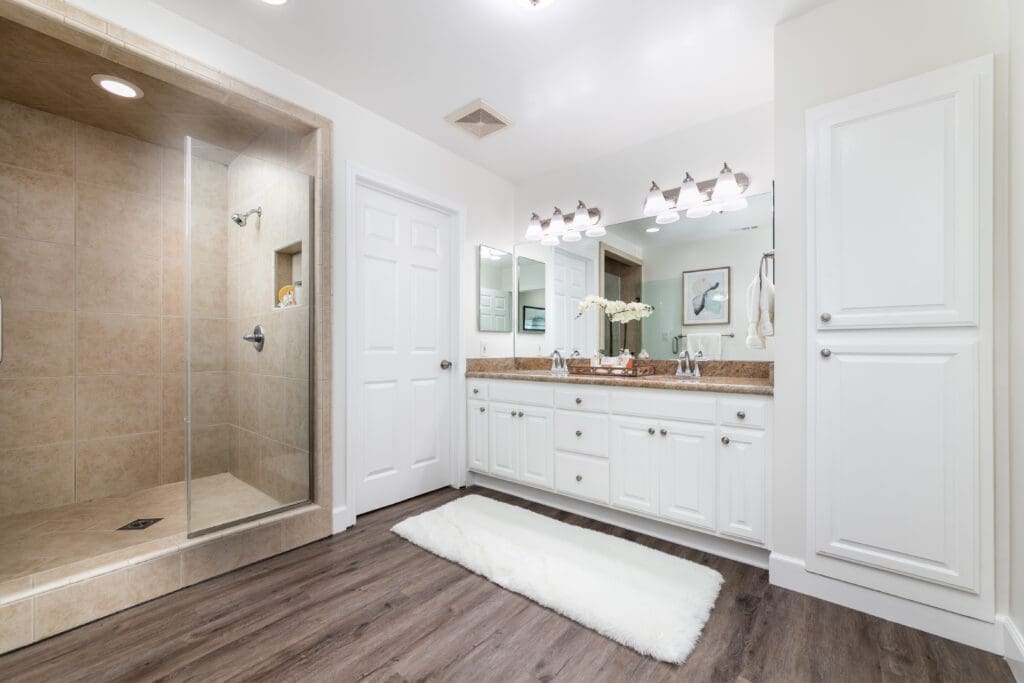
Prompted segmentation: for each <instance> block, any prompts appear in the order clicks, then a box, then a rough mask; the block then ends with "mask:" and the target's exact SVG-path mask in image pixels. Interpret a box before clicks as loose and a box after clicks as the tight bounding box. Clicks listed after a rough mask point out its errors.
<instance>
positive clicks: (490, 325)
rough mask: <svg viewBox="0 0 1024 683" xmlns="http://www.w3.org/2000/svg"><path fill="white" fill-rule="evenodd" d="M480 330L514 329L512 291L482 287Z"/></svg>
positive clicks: (505, 330) (499, 330)
mask: <svg viewBox="0 0 1024 683" xmlns="http://www.w3.org/2000/svg"><path fill="white" fill-rule="evenodd" d="M479 296H480V331H481V332H511V331H512V292H504V291H502V290H500V289H486V288H483V287H481V288H480V294H479Z"/></svg>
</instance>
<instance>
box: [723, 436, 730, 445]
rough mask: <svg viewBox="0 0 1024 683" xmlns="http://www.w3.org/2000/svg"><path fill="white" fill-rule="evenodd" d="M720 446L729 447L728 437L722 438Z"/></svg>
mask: <svg viewBox="0 0 1024 683" xmlns="http://www.w3.org/2000/svg"><path fill="white" fill-rule="evenodd" d="M722 445H723V446H728V445H729V437H727V436H723V437H722Z"/></svg>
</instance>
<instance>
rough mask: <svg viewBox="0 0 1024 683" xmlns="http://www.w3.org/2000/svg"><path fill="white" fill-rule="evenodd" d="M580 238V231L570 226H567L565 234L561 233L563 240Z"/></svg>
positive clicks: (575, 240)
mask: <svg viewBox="0 0 1024 683" xmlns="http://www.w3.org/2000/svg"><path fill="white" fill-rule="evenodd" d="M581 239H583V236H582V235H581V234H580V231H579V230H577V229H576V228H574V227H572V226H569V228H568V229H567V230H566V231H565V234H564V235H562V241H563V242H579V241H580V240H581Z"/></svg>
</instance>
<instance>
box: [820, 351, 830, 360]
mask: <svg viewBox="0 0 1024 683" xmlns="http://www.w3.org/2000/svg"><path fill="white" fill-rule="evenodd" d="M831 355H832V349H822V350H821V357H822V358H828V357H829V356H831Z"/></svg>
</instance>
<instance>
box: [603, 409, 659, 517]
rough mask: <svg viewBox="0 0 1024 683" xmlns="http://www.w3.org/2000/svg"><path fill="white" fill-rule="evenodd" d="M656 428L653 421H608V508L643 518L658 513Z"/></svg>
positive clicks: (615, 418)
mask: <svg viewBox="0 0 1024 683" xmlns="http://www.w3.org/2000/svg"><path fill="white" fill-rule="evenodd" d="M660 438H661V437H659V436H658V424H657V422H655V421H653V420H643V419H630V418H622V417H613V418H612V420H611V451H610V458H609V459H610V460H611V493H612V504H613V505H617V506H619V507H624V508H629V509H630V510H637V511H639V512H645V513H647V514H651V515H656V514H657V513H658V454H659V453H660V452H661V445H662V444H661V443H660V442H659V441H658V439H660Z"/></svg>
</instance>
